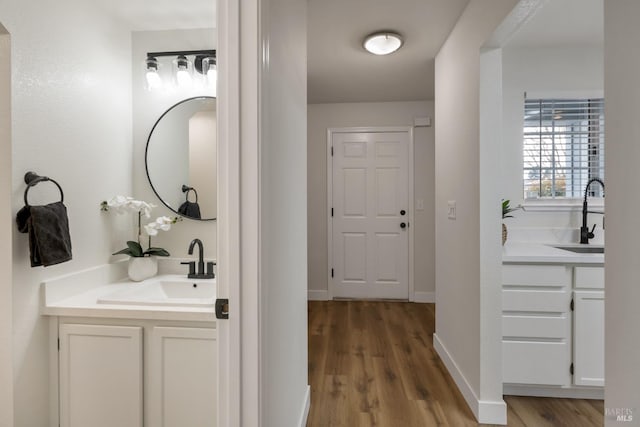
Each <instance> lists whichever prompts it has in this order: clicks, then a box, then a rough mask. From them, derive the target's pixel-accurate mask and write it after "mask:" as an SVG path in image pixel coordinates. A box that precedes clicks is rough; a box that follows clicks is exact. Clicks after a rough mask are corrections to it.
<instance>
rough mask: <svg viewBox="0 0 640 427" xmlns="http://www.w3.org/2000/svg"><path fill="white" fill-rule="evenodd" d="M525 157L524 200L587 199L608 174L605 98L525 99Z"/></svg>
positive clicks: (598, 191)
mask: <svg viewBox="0 0 640 427" xmlns="http://www.w3.org/2000/svg"><path fill="white" fill-rule="evenodd" d="M523 160H524V169H523V178H524V198H525V199H557V198H582V197H583V195H584V187H585V185H586V184H587V181H588V180H589V179H591V178H595V177H597V178H601V179H604V99H602V98H599V99H526V100H525V104H524V140H523ZM590 196H592V197H602V196H603V194H602V188H601V187H600V186H596V185H594V186H591V188H590Z"/></svg>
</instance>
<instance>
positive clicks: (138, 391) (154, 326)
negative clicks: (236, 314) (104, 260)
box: [42, 265, 218, 427]
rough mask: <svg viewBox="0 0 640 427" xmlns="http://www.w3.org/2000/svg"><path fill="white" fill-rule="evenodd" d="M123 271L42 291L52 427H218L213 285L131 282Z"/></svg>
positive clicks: (169, 278)
mask: <svg viewBox="0 0 640 427" xmlns="http://www.w3.org/2000/svg"><path fill="white" fill-rule="evenodd" d="M119 269H122V266H118V265H115V266H114V265H108V266H102V267H99V268H96V269H91V270H87V271H84V272H81V273H78V274H75V275H70V276H66V277H62V278H58V279H54V280H50V281H48V282H45V283H44V284H43V306H42V310H43V314H45V315H48V316H50V343H51V345H50V372H51V381H50V384H51V385H50V387H51V390H50V392H51V396H52V399H51V413H52V416H51V425H52V426H57V425H60V426H63V427H65V426H67V427H76V426H77V427H86V426H89V425H90V426H92V427H100V426H104V427H112V426H122V427H127V426H139V427H145V426H146V427H155V426H196V425H215V422H216V402H217V352H218V350H217V342H216V327H215V310H214V301H215V280H211V279H210V280H193V279H187V278H186V276H178V275H175V274H162V275H160V276H158V277H156V278H152V279H149V280H147V281H144V282H140V283H133V282H129V281H127V280H119V279H118V277H123V275H125V274H120V272H119V271H118V270H119ZM122 273H124V272H122ZM160 284H164V285H166V286H167V288H166V289H165V291H162V290H161V289H159V286H161V285H160ZM182 285H184V287H182ZM212 289H213V291H212ZM191 291H194V293H191ZM191 295H192V296H191ZM145 296H146V298H147V300H146V301H145ZM127 298H129V299H130V300H127ZM147 302H148V303H147Z"/></svg>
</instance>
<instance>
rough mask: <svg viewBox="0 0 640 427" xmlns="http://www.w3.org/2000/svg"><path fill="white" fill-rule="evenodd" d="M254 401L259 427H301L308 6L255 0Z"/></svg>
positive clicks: (291, 0) (288, 1) (304, 373)
mask: <svg viewBox="0 0 640 427" xmlns="http://www.w3.org/2000/svg"><path fill="white" fill-rule="evenodd" d="M261 8H262V16H261V19H260V26H259V27H260V28H261V29H262V36H261V40H262V41H263V43H265V46H267V47H268V57H265V58H263V60H264V62H262V63H261V65H262V66H263V67H264V68H263V70H262V75H261V79H260V82H261V84H260V91H259V94H260V97H259V99H260V101H261V103H260V109H259V114H260V118H261V126H260V134H259V137H258V138H259V143H260V153H259V156H260V157H259V160H258V161H259V181H258V182H259V200H260V205H259V213H258V221H259V240H258V241H259V245H260V246H259V253H258V256H259V266H260V269H259V287H260V294H259V295H260V305H259V310H260V346H261V352H260V357H261V361H260V381H261V383H260V396H261V402H260V405H261V424H260V425H262V426H264V427H294V426H300V425H303V424H301V423H302V421H303V420H302V419H303V414H304V409H305V405H307V404H308V400H307V399H308V398H309V394H308V393H309V387H308V381H307V140H306V139H307V67H306V46H307V43H306V42H307V40H306V39H307V37H306V28H307V24H306V16H307V2H306V1H301V0H267V1H262V2H261Z"/></svg>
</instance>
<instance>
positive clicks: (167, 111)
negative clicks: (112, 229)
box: [144, 95, 217, 221]
mask: <svg viewBox="0 0 640 427" xmlns="http://www.w3.org/2000/svg"><path fill="white" fill-rule="evenodd" d="M195 99H214V100H215V99H216V97H215V96H208V95H202V96H194V97H191V98H186V99H183V100H182V101H180V102H177V103H175V104H173V105H172V106H171V107H169V108H168V109H167V110H166V111H165V112H164V113H162V115H160V117H159V118H158V120H156V122H155V123H154V125H153V127H152V128H151V131H150V132H149V136H148V137H147V144H146V146H145V149H144V169H145V172H146V174H147V181H149V185H150V186H151V189H152V190H153V193H154V194H155V195H156V197H157V198H158V200H160V201H161V202H162V204H163V205H165V206H166V207H167V208H168V209H169V210H171V211H172V212H173V213H175V214H176V215H179V216H181V217H183V218H186V219H191V220H194V221H215V220H216V219H217V215H216V217H214V218H194V217H191V216H186V215H183V214H181V213H180V212H178V211H177V210H176V209H174V208H172V207H171V206H169V205H168V204H167V203H166V202H165V201H164V199H163V198H162V197H160V194H158V191H156V188H155V187H154V186H153V182H151V176H149V163H148V161H147V159H148V155H149V142H150V141H151V136H152V135H153V131H154V130H155V129H156V127H157V126H158V123H160V121H161V120H162V118H163V117H164V116H166V115H167V114H168V113H169V112H170V111H171V110H173V109H174V108H176V107H177V106H179V105H182V104H184V103H185V102H189V101H193V100H195Z"/></svg>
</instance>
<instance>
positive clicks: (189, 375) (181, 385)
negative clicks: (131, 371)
mask: <svg viewBox="0 0 640 427" xmlns="http://www.w3.org/2000/svg"><path fill="white" fill-rule="evenodd" d="M149 356H150V369H149V371H148V375H149V392H148V398H149V421H148V425H149V426H162V427H182V426H189V427H200V426H202V427H204V426H210V427H213V426H215V425H216V402H217V396H216V394H217V390H216V386H217V374H216V369H217V366H218V364H217V345H216V331H215V329H207V328H178V327H154V328H153V329H152V331H151V341H150V348H149Z"/></svg>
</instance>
